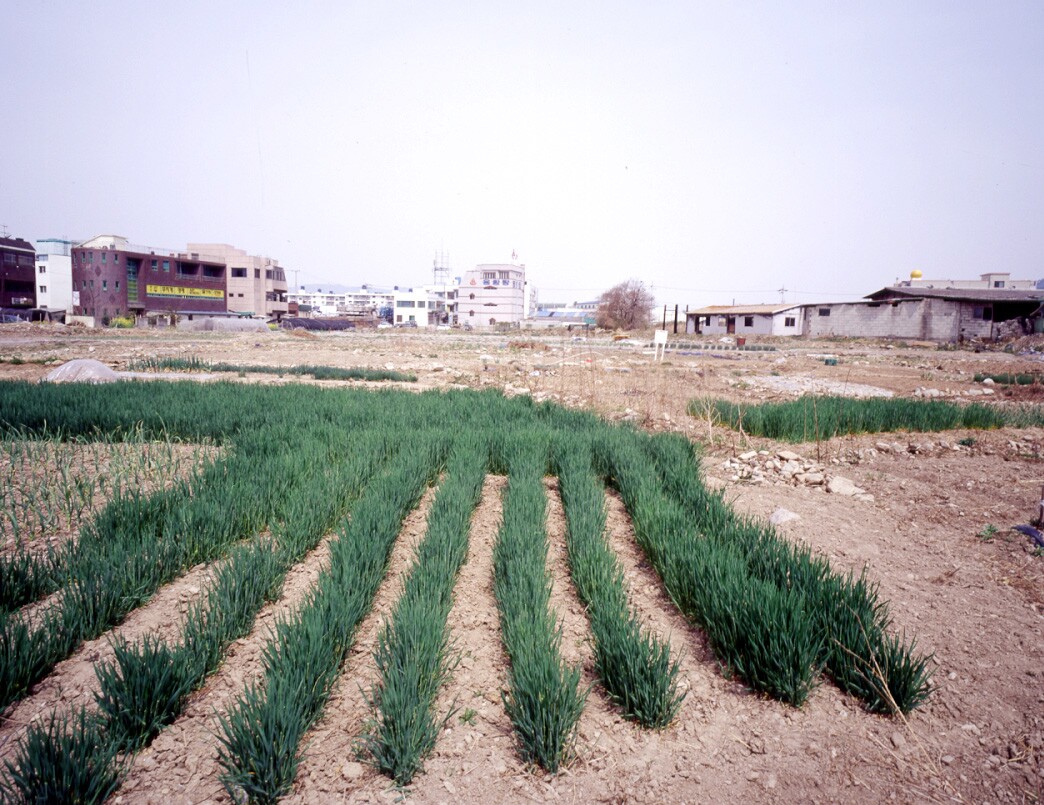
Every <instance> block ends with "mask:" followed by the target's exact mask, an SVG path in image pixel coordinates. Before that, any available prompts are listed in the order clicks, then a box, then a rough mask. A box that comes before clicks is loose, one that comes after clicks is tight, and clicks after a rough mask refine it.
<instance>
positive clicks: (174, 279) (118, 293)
mask: <svg viewBox="0 0 1044 805" xmlns="http://www.w3.org/2000/svg"><path fill="white" fill-rule="evenodd" d="M72 278H73V315H75V316H80V317H86V318H90V319H91V320H93V322H95V323H98V324H102V325H105V324H108V322H109V320H110V319H112V318H113V317H116V316H133V317H135V318H140V317H144V316H150V315H153V316H161V315H168V314H171V313H174V314H177V315H178V316H179V317H183V318H186V319H188V320H190V321H191V320H192V319H193V318H197V317H199V318H205V317H208V316H227V315H228V312H227V307H226V300H227V295H228V288H227V285H226V282H227V272H226V267H225V264H224V263H221V262H217V261H215V260H209V259H204V258H201V256H200V255H199V254H198V253H195V252H170V251H163V250H159V249H150V248H148V247H145V246H132V245H131V244H129V243H128V242H127V239H126V238H124V237H120V236H119V235H99V236H98V237H95V238H91V239H90V240H87V241H84V242H83V243H81V244H80V245H79V246H77V247H75V248H74V249H73V250H72Z"/></svg>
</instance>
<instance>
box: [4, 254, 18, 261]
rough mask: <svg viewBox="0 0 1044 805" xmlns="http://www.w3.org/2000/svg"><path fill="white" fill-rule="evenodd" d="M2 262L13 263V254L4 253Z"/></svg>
mask: <svg viewBox="0 0 1044 805" xmlns="http://www.w3.org/2000/svg"><path fill="white" fill-rule="evenodd" d="M4 262H5V263H13V262H15V256H14V255H13V254H11V252H5V253H4Z"/></svg>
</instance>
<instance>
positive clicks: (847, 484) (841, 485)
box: [827, 475, 863, 497]
mask: <svg viewBox="0 0 1044 805" xmlns="http://www.w3.org/2000/svg"><path fill="white" fill-rule="evenodd" d="M827 492H830V493H832V494H834V495H844V496H846V497H852V496H853V495H861V494H863V490H862V489H860V488H859V487H858V486H856V485H855V484H854V483H853V482H852V481H850V480H849V479H848V478H844V477H842V476H840V475H835V476H834V477H833V478H831V479H830V480H829V481H828V482H827Z"/></svg>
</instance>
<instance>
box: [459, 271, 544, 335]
mask: <svg viewBox="0 0 1044 805" xmlns="http://www.w3.org/2000/svg"><path fill="white" fill-rule="evenodd" d="M529 301H530V294H528V293H527V289H526V267H525V265H514V264H511V263H483V264H480V265H477V266H475V268H474V269H472V270H470V271H467V272H465V274H464V276H463V277H462V278H461V283H460V288H459V289H458V291H457V314H458V317H459V319H460V322H461V323H462V324H470V325H472V326H473V327H496V326H498V325H512V326H516V327H517V326H519V325H521V323H522V320H523V319H524V318H526V315H527V313H528V308H527V305H528V303H529Z"/></svg>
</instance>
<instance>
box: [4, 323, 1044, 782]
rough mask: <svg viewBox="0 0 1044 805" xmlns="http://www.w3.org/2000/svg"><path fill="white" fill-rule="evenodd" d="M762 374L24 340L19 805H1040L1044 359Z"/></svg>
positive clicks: (10, 508)
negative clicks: (29, 790)
mask: <svg viewBox="0 0 1044 805" xmlns="http://www.w3.org/2000/svg"><path fill="white" fill-rule="evenodd" d="M721 346H723V345H721V344H718V343H715V342H710V341H706V342H698V341H688V342H684V343H682V344H681V345H680V346H679V348H678V349H677V350H675V351H673V352H668V354H667V356H666V359H665V360H664V361H663V362H661V363H657V362H654V361H653V360H652V355H651V351H649V350H646V349H645V348H644V347H643V345H642V344H641V342H635V343H629V342H612V341H610V340H609V339H590V340H579V339H574V338H572V337H571V336H568V335H565V336H530V335H528V334H521V335H519V334H516V335H511V336H504V335H497V336H494V335H477V334H457V333H433V334H423V333H408V334H402V333H400V332H391V331H388V332H376V331H371V332H359V333H344V334H339V333H323V334H319V335H289V334H285V333H272V334H249V335H242V334H237V335H220V334H209V333H208V334H193V335H191V336H189V335H183V334H177V333H167V332H138V331H129V332H127V331H125V332H111V333H110V332H99V333H91V332H89V331H84V330H77V329H73V328H68V329H64V328H63V329H58V328H51V327H46V326H16V325H4V326H2V327H0V359H2V362H0V420H3V421H4V422H6V423H8V424H10V425H12V426H14V427H15V428H17V429H18V432H12V431H11V430H9V431H8V433H7V436H6V438H5V440H4V441H3V442H2V443H0V447H2V451H0V471H2V472H3V474H4V475H3V477H4V489H3V500H4V503H5V507H6V511H5V512H4V516H5V520H4V523H3V524H2V528H3V531H2V534H3V538H4V540H5V544H4V547H3V560H4V565H3V567H4V572H3V574H2V575H0V581H2V583H3V585H4V586H3V590H0V593H2V598H3V614H2V615H0V626H2V627H3V635H2V636H0V694H2V698H3V702H4V710H3V711H2V716H0V718H2V721H0V759H2V760H3V761H4V762H5V763H7V764H8V765H9V769H8V772H7V773H6V775H5V776H4V780H5V783H4V784H5V785H6V786H7V795H8V796H10V797H12V798H15V796H16V794H17V787H18V785H19V784H21V783H20V781H21V780H22V778H24V786H25V787H29V786H31V785H33V780H32V779H31V778H32V774H33V773H34V772H33V769H36V770H37V772H36V773H38V775H39V777H40V778H41V779H51V780H54V779H57V777H58V773H59V772H61V773H62V774H64V775H66V777H68V778H70V779H75V778H79V779H80V780H81V781H82V782H83V784H84V785H85V786H90V785H93V786H95V788H94V789H93V790H94V791H95V792H96V793H98V794H105V793H110V792H111V795H112V801H122V802H165V803H166V802H178V803H180V802H186V803H188V802H193V803H196V802H204V801H214V802H228V801H232V800H231V795H230V792H232V794H233V795H235V796H237V797H241V796H248V795H249V796H250V797H252V798H253V799H254V800H255V801H268V800H269V799H273V798H276V797H282V798H283V801H291V802H316V801H359V802H364V801H382V802H384V801H387V802H391V801H394V800H396V799H397V798H399V797H400V796H402V794H403V792H404V791H406V792H408V797H409V798H410V799H411V800H415V801H418V802H443V801H446V802H448V801H454V800H455V801H462V802H480V801H481V802H488V801H532V800H536V801H541V802H543V801H567V802H581V801H582V802H589V801H640V802H653V801H656V802H660V801H677V802H717V801H726V800H734V801H752V802H758V801H764V802H768V801H773V802H774V801H784V802H787V801H809V802H812V801H815V802H851V801H859V802H877V801H903V802H924V801H940V802H942V801H956V802H962V801H963V802H1036V801H1039V799H1040V797H1041V793H1042V786H1044V776H1042V768H1044V762H1042V759H1044V748H1042V742H1044V662H1042V660H1044V631H1042V627H1044V587H1042V585H1044V569H1042V568H1044V556H1041V555H1040V553H1041V552H1040V551H1035V550H1034V548H1033V545H1032V543H1031V542H1030V541H1029V540H1028V539H1027V538H1025V537H1023V536H1022V535H1021V534H1019V533H1017V532H1013V531H1011V530H1010V527H1011V526H1012V525H1015V524H1020V523H1028V522H1029V521H1030V520H1031V519H1032V518H1034V517H1035V516H1036V515H1037V513H1038V504H1039V502H1040V500H1041V496H1042V492H1041V490H1042V488H1044V465H1042V461H1044V431H1042V430H1041V429H1040V428H1039V427H1037V426H1036V425H1035V424H1034V422H1035V421H1039V420H1037V419H1036V416H1037V414H1036V409H1034V408H1032V407H1031V406H1032V405H1033V404H1034V403H1035V401H1036V400H1037V399H1038V394H1039V390H1040V389H1041V386H1040V384H1035V383H1025V384H1023V385H1019V384H1018V383H1012V384H1011V385H1008V384H1006V383H1004V382H994V383H992V384H983V383H982V382H977V381H976V376H977V375H979V376H983V375H993V376H995V377H996V379H997V380H1000V381H1004V380H1008V379H1012V380H1015V379H1017V378H1015V377H1014V375H1023V376H1029V375H1039V374H1040V369H1041V367H1040V362H1039V361H1038V360H1037V359H1036V356H1035V354H1033V353H1028V352H1027V353H1025V354H1021V355H1020V354H1018V350H1017V349H1016V350H1013V351H1011V352H1002V351H997V352H979V353H976V352H972V351H944V350H937V349H935V348H934V347H933V346H931V345H916V344H915V345H908V344H894V345H871V344H864V343H828V342H787V341H782V340H776V341H771V340H769V341H763V342H758V343H757V344H756V346H759V347H767V349H764V350H758V351H743V352H739V351H735V350H731V349H720V347H721ZM1018 346H1019V347H1025V348H1028V347H1031V346H1032V344H1028V343H1027V344H1021V345H1018ZM712 347H713V348H712ZM85 357H90V358H95V359H98V360H101V361H103V362H105V363H106V364H108V365H109V366H111V367H112V368H114V369H117V370H120V371H123V370H128V371H142V370H145V371H148V370H150V369H157V368H162V367H179V366H183V367H185V368H186V369H187V370H188V371H187V372H183V373H180V374H179V373H171V372H169V371H166V370H164V371H163V374H164V377H179V376H180V377H187V376H188V375H189V374H192V375H195V376H202V377H196V378H195V379H201V380H203V381H205V382H203V383H196V382H189V381H187V380H185V381H183V382H177V383H165V382H160V383H154V382H153V381H150V382H147V383H133V384H130V385H115V386H108V385H107V386H94V387H83V386H70V385H61V386H51V385H42V386H38V385H36V384H35V382H31V383H29V384H25V383H23V382H21V381H36V380H39V379H40V378H41V377H43V376H44V375H45V374H46V373H47V372H48V371H49V370H50V369H52V368H54V367H56V366H57V365H60V364H61V363H63V362H65V361H68V360H70V359H73V358H85ZM828 360H829V362H828ZM326 367H333V368H334V369H338V370H345V369H368V370H372V371H371V372H366V373H356V374H355V375H353V376H354V377H359V378H363V379H341V378H347V377H348V375H346V374H345V373H344V372H336V371H333V372H331V371H328V370H326V369H325V368H326ZM280 368H282V369H283V370H284V371H282V372H280V371H279V369H280ZM262 370H265V371H262ZM316 370H318V371H316ZM1002 375H1012V376H1013V377H1011V378H1006V377H1002ZM323 378H332V379H323ZM365 378H372V379H365ZM381 378H398V379H390V380H389V379H381ZM413 378H415V380H414V379H413ZM481 392H485V393H481ZM988 392H989V393H988ZM802 393H806V394H813V395H817V396H816V400H817V402H814V403H813V402H807V403H804V404H803V407H802V408H799V409H797V411H796V413H793V412H791V413H786V414H785V415H777V414H773V418H772V421H774V422H778V421H779V420H780V418H781V417H782V419H785V420H788V421H789V422H790V423H791V425H793V427H791V432H792V433H793V432H795V428H796V432H798V433H801V434H802V437H803V438H807V439H808V441H801V438H798V439H797V441H796V442H795V440H794V437H793V436H790V437H786V440H784V437H782V436H780V435H772V436H769V435H758V434H760V433H775V432H774V431H769V430H762V429H761V427H762V426H761V425H760V424H759V425H758V426H757V427H755V426H754V425H755V422H756V421H758V417H759V414H758V413H757V410H756V409H747V410H744V411H743V412H742V416H741V417H740V418H739V419H738V420H737V421H736V422H735V425H736V427H737V428H738V429H734V428H731V427H727V426H726V425H725V424H724V422H725V421H726V420H727V419H728V418H729V417H730V416H731V414H730V411H732V412H735V411H738V410H739V409H737V408H735V406H736V405H737V404H748V405H749V404H756V403H763V402H769V401H773V402H784V401H787V400H793V399H796V398H797V396H798V395H799V394H802ZM856 394H858V395H861V396H867V397H870V396H874V395H877V396H883V395H886V394H891V395H894V396H896V397H898V398H902V399H911V400H916V401H918V402H924V401H926V400H928V399H931V400H934V401H939V400H945V401H949V402H953V403H957V404H959V405H960V406H961V409H962V412H965V413H967V412H968V411H969V410H971V411H979V410H983V411H984V412H985V413H983V414H981V417H993V416H996V415H1001V414H1002V415H1003V416H1004V417H1006V419H1005V420H1004V421H1003V422H997V421H993V420H991V419H989V418H979V419H972V420H969V419H964V420H963V421H954V422H949V423H947V426H948V427H949V426H956V428H957V429H944V430H939V431H934V432H906V431H889V432H885V433H876V434H859V435H848V436H831V435H830V433H831V430H830V429H826V430H824V428H823V427H822V425H823V423H824V422H825V423H827V424H829V423H831V422H832V423H834V424H835V425H836V424H837V423H839V422H840V421H842V419H844V418H846V417H847V416H848V415H850V414H851V413H852V412H853V411H854V410H855V405H856V404H855V403H852V404H851V405H849V404H847V403H842V404H841V405H840V408H838V407H831V406H832V405H833V406H837V404H836V403H832V402H830V401H828V400H827V399H825V398H826V396H828V395H838V396H841V397H844V398H845V399H854V397H853V395H856ZM694 401H695V402H694ZM718 401H725V402H724V403H722V402H718ZM726 403H727V404H726ZM970 405H975V406H982V407H983V408H982V409H979V408H972V409H969V408H968V406H970ZM730 406H731V407H730ZM874 410H875V412H876V413H874V414H873V416H875V417H878V419H880V418H881V417H883V418H884V420H885V426H886V427H889V423H888V422H887V420H888V419H889V418H895V417H897V416H901V417H904V418H906V419H909V420H910V421H913V420H912V417H914V416H915V415H916V414H915V413H912V412H913V411H915V410H917V411H919V410H920V409H919V408H918V409H910V412H909V413H902V414H898V413H896V412H895V409H887V411H886V409H883V408H875V409H874ZM881 411H886V412H885V413H881ZM592 413H593V414H597V415H598V416H597V417H596V416H592V415H591V414H592ZM977 416H979V415H977ZM795 423H796V424H795ZM979 425H990V426H994V425H1000V427H991V429H989V430H982V429H978V428H977V427H972V426H979ZM817 432H818V433H819V435H818V437H817V435H816V434H817ZM806 435H807V436H806ZM691 445H696V451H695V453H694V452H693V450H692V449H691ZM843 480H847V481H850V482H851V483H850V484H848V485H845V484H842V483H841V481H843ZM828 490H834V491H828ZM779 509H785V510H788V511H789V512H790V513H792V514H796V515H797V517H796V518H793V519H789V520H788V521H786V522H782V523H781V524H780V525H779V526H777V527H775V528H773V527H771V526H770V525H768V519H769V517H770V515H773V514H774V513H776V514H777V516H778V514H779V512H778V510H779ZM544 535H546V540H545V539H543V536H544ZM864 571H865V573H864ZM929 676H930V684H931V688H932V692H931V693H930V694H928V695H927V698H925V694H926V693H928V688H927V686H926V684H925V682H926V680H927V679H928V678H929ZM81 714H82V715H81ZM53 725H63V726H61V728H60V729H59V728H58V727H56V726H53ZM30 759H32V761H30ZM34 764H35V765H34ZM48 764H51V765H48Z"/></svg>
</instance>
